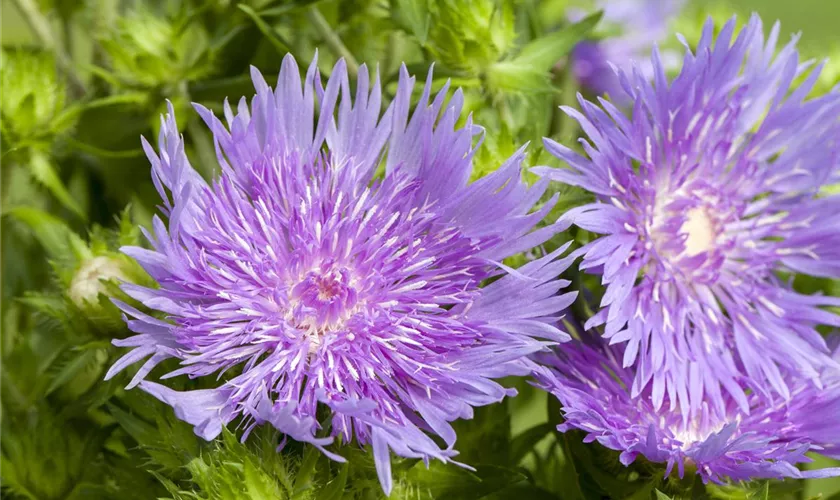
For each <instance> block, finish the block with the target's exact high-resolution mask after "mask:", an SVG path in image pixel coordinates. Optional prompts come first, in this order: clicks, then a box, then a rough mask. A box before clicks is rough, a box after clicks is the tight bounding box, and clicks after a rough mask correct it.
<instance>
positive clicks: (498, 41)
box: [396, 0, 516, 76]
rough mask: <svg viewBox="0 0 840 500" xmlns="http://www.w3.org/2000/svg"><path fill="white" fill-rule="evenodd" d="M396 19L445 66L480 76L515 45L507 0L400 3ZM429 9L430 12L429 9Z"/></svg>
mask: <svg viewBox="0 0 840 500" xmlns="http://www.w3.org/2000/svg"><path fill="white" fill-rule="evenodd" d="M398 4H399V5H398V7H399V8H398V9H396V12H398V19H397V22H399V23H400V24H402V25H403V27H405V28H406V29H407V30H409V31H410V32H412V33H413V34H414V36H415V38H417V40H418V41H419V42H420V44H421V45H422V46H423V48H424V49H426V50H427V51H428V52H429V53H430V56H431V57H430V58H431V59H434V60H437V61H440V62H441V63H442V64H443V65H444V66H445V67H447V68H449V69H451V70H455V71H460V72H463V73H465V74H467V75H470V76H478V75H481V74H482V73H483V72H484V71H485V70H486V69H487V68H488V67H489V66H490V65H491V64H493V63H494V62H496V61H498V60H499V59H501V58H502V57H503V56H504V55H505V54H507V53H508V52H509V51H510V50H511V49H512V48H513V47H514V42H515V39H516V29H515V26H514V16H513V6H512V4H511V2H509V1H507V0H447V1H444V2H428V3H427V2H423V1H422V0H401V1H400V2H398ZM426 9H428V11H426Z"/></svg>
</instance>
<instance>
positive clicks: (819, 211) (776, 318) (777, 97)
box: [539, 16, 840, 421]
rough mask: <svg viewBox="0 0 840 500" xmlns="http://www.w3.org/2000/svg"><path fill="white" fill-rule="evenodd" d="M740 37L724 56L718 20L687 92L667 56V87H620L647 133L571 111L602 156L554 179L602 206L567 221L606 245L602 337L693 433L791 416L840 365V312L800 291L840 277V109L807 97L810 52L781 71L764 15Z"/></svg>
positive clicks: (663, 82)
mask: <svg viewBox="0 0 840 500" xmlns="http://www.w3.org/2000/svg"><path fill="white" fill-rule="evenodd" d="M734 30H735V22H734V20H732V21H731V22H729V23H727V24H726V25H725V26H723V29H722V30H721V33H720V35H719V37H718V39H717V42H716V43H713V40H712V39H713V36H712V31H713V25H712V23H711V22H708V23H707V24H706V25H705V26H704V30H703V36H702V39H701V40H700V43H699V45H698V47H697V51H696V54H693V53H691V51H690V50H687V53H686V55H685V59H684V62H683V67H682V71H681V72H680V74H679V76H677V77H676V78H675V79H674V80H673V81H670V82H669V81H668V80H667V78H666V76H665V72H664V70H663V68H662V65H661V63H660V59H659V56H658V52H657V51H654V52H653V59H652V62H653V66H654V68H655V69H656V77H655V83H651V82H649V81H648V80H647V79H646V78H645V77H644V76H643V75H642V74H641V72H640V71H639V70H638V69H636V70H634V72H633V73H632V74H627V73H624V72H620V73H619V74H620V78H621V83H622V86H623V88H624V90H625V92H626V93H627V94H628V95H629V96H630V97H631V98H632V102H633V111H632V117H627V116H625V115H624V114H623V113H622V112H621V111H619V110H618V109H617V108H616V107H615V106H614V105H612V104H611V103H610V102H608V101H606V100H603V99H602V100H599V102H600V104H601V107H599V106H597V105H595V104H594V103H591V102H588V101H586V100H584V99H582V98H581V99H580V104H581V107H582V110H583V113H580V112H578V111H576V110H574V109H566V112H567V113H569V114H570V115H571V116H573V117H575V118H576V119H577V120H578V121H579V122H580V125H581V126H582V128H583V130H584V132H585V133H586V134H587V136H588V137H589V139H590V140H591V143H590V142H589V141H587V140H581V143H582V145H583V149H584V150H585V152H586V155H587V157H584V156H581V155H579V154H577V153H575V152H573V151H572V150H570V149H568V148H566V147H564V146H562V145H560V144H557V143H555V142H553V141H550V140H546V147H547V148H548V149H549V150H550V151H551V152H552V153H553V154H554V155H556V156H557V157H559V158H560V159H562V160H564V161H565V162H566V163H568V165H569V166H570V168H568V169H551V168H540V169H539V173H541V174H543V175H545V176H546V177H549V178H552V179H554V180H557V181H561V182H565V183H568V184H573V185H576V186H582V187H583V188H585V189H587V190H589V191H591V192H593V193H595V195H596V199H597V201H596V202H594V203H592V204H588V205H584V206H581V207H577V208H575V209H572V210H571V211H569V212H567V213H566V214H565V215H564V218H565V219H566V220H568V221H572V222H574V223H575V224H576V225H578V226H579V227H580V228H583V229H586V230H588V231H591V232H593V233H597V234H600V235H602V236H601V237H599V238H597V239H595V240H594V241H592V242H591V243H589V244H587V245H586V246H585V247H584V248H582V249H581V252H582V253H583V261H582V264H581V269H584V270H588V271H589V272H592V273H595V274H600V275H601V276H602V278H601V280H602V283H603V284H604V285H606V293H605V294H604V296H603V299H602V301H601V308H600V311H599V312H598V313H597V314H596V315H595V316H593V317H592V318H591V319H590V320H589V321H588V322H587V324H586V325H585V326H586V328H587V329H589V328H594V327H598V326H600V325H604V327H603V334H604V337H605V338H607V339H609V342H610V344H624V345H625V346H626V348H625V349H624V350H623V351H621V356H622V360H621V365H622V366H624V367H631V366H634V365H635V366H634V369H633V370H632V372H627V373H632V377H631V380H629V381H628V382H629V389H630V397H632V398H638V397H642V395H647V396H645V397H649V399H650V405H651V408H652V409H653V410H654V411H660V409H661V408H662V407H663V404H664V403H665V402H666V401H667V402H668V405H669V406H670V408H671V409H672V410H674V411H678V412H679V413H680V414H681V415H683V418H686V419H693V418H699V417H698V415H700V414H703V413H704V412H709V413H710V414H712V415H714V416H715V418H717V419H718V421H721V420H720V419H726V418H727V416H728V415H731V414H732V410H731V408H730V406H731V404H735V405H737V407H738V408H739V410H740V411H741V412H742V413H744V414H749V413H750V409H751V408H752V407H754V403H753V400H754V399H755V398H757V397H760V398H764V399H766V400H768V401H770V400H774V401H775V400H777V399H779V398H780V399H781V400H782V401H785V400H787V401H790V400H791V399H792V398H793V397H794V396H795V392H794V391H795V387H794V386H793V384H791V383H790V381H789V379H788V378H786V377H788V376H795V377H797V380H798V379H799V378H803V379H806V380H810V381H811V383H812V384H814V385H815V386H816V387H820V386H821V385H822V380H821V378H820V376H821V375H820V374H821V372H822V371H823V369H824V368H825V367H835V368H836V367H837V366H838V363H837V361H836V360H832V359H831V357H830V356H829V350H828V348H827V346H826V343H825V341H824V339H823V338H822V337H821V336H820V334H819V333H818V332H817V326H818V325H820V324H822V325H830V326H834V327H836V326H840V316H838V315H836V314H834V313H832V312H829V311H827V310H825V309H823V307H824V306H835V307H836V306H838V305H840V299H838V298H836V297H827V296H808V295H802V294H800V293H797V292H796V291H794V290H793V288H792V287H791V286H790V284H789V282H788V280H787V279H786V278H785V277H786V276H791V275H792V274H794V273H804V274H810V275H813V276H819V277H831V278H840V196H836V195H835V196H825V195H820V194H819V192H820V188H821V186H823V185H825V184H830V183H832V182H836V180H837V178H838V177H840V173H839V172H838V171H839V170H840V169H838V147H840V144H838V138H840V126H838V124H839V123H840V95H838V94H837V93H834V94H829V95H826V96H822V97H819V98H814V99H806V96H807V94H808V93H809V91H810V89H811V87H812V86H813V84H814V82H815V81H816V80H817V78H818V76H819V68H816V69H814V70H813V71H811V72H810V73H808V72H807V67H808V64H802V65H801V64H800V63H799V61H798V59H797V52H796V50H795V45H794V44H795V40H793V41H791V43H790V44H788V45H786V46H785V47H784V48H782V49H781V51H780V52H779V54H778V55H777V56H775V57H774V52H775V49H776V40H777V38H778V35H779V26H778V24H777V25H775V26H774V28H773V30H772V32H771V34H770V37H769V39H768V40H767V41H766V42H765V39H764V35H763V31H762V24H761V20H760V19H759V18H758V17H757V16H753V17H752V18H751V19H750V21H749V23H748V24H747V25H746V26H745V27H744V29H743V30H742V31H741V32H740V33H739V34H738V36H737V38H736V39H735V40H734V42H733V43H731V45H730V38H731V37H732V35H733V32H734ZM800 77H801V78H803V79H804V81H803V83H802V85H801V86H799V87H798V88H792V84H793V81H794V80H795V79H797V78H800ZM745 387H748V388H749V389H750V390H751V391H754V394H755V395H754V396H750V397H748V396H747V395H746V394H745V392H744V390H745ZM767 404H770V403H767Z"/></svg>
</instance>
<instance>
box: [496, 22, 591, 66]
mask: <svg viewBox="0 0 840 500" xmlns="http://www.w3.org/2000/svg"><path fill="white" fill-rule="evenodd" d="M601 16H603V12H602V11H598V12H595V13H594V14H591V15H589V16H587V17H585V18H584V19H582V20H581V21H579V22H577V23H575V24H573V25H571V26H567V27H565V28H563V29H561V30H559V31H555V32H554V33H550V34H548V35H546V36H544V37H541V38H537V39H536V40H534V41H532V42H530V43H529V44H528V45H526V46H524V47H522V50H521V51H520V52H519V54H518V55H517V56H516V57H515V58H514V59H513V61H512V62H513V63H514V64H516V65H517V66H520V67H523V68H532V69H535V70H537V71H547V70H548V69H549V68H551V67H552V66H554V65H555V64H556V63H557V61H559V60H560V59H561V58H563V57H564V56H566V55H567V54H568V53H569V52H570V51H571V50H572V47H574V46H575V45H576V44H577V43H578V42H579V41H581V40H582V39H583V38H585V37H586V36H587V35H588V34H589V33H590V32H591V31H592V30H593V29H594V28H595V26H596V25H597V24H598V22H599V21H600V20H601Z"/></svg>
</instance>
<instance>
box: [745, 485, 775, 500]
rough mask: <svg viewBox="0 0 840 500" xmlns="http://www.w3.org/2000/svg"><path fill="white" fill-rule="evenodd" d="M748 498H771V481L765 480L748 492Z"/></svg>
mask: <svg viewBox="0 0 840 500" xmlns="http://www.w3.org/2000/svg"><path fill="white" fill-rule="evenodd" d="M747 500H770V481H764V482H763V483H761V485H759V486H758V487H757V488H754V489H752V490H750V491H749V492H748V493H747Z"/></svg>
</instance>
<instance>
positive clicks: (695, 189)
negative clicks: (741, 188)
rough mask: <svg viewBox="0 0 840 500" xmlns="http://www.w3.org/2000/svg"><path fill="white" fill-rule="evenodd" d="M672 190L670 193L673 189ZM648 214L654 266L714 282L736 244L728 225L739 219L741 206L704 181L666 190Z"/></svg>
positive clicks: (691, 277)
mask: <svg viewBox="0 0 840 500" xmlns="http://www.w3.org/2000/svg"><path fill="white" fill-rule="evenodd" d="M669 191H670V192H669ZM651 208H652V210H651V211H650V212H648V214H647V217H648V219H647V221H648V225H647V228H646V230H647V235H648V237H649V238H650V240H649V241H650V243H649V244H650V247H648V248H649V249H655V255H656V259H655V261H654V265H655V266H656V267H657V268H658V269H660V270H662V271H664V272H665V273H666V275H672V274H673V273H679V274H681V275H683V276H685V277H690V279H692V280H697V281H700V282H713V281H714V280H716V279H717V276H718V275H719V270H720V267H721V266H722V265H723V263H724V261H725V257H726V254H727V252H728V249H730V248H731V246H732V240H731V238H728V237H727V234H726V233H725V230H724V228H725V227H727V225H728V224H730V223H732V222H736V221H737V220H738V214H739V213H740V212H739V210H740V207H739V206H736V205H734V204H732V203H731V202H730V201H728V199H727V197H726V196H725V195H724V193H721V191H720V190H719V189H717V188H715V187H713V186H709V185H708V184H706V183H704V182H702V181H694V182H691V183H690V184H688V185H687V186H683V187H680V188H678V189H675V190H666V189H662V190H661V191H660V192H659V193H658V194H657V196H656V199H655V202H654V203H653V206H652V207H651Z"/></svg>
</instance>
